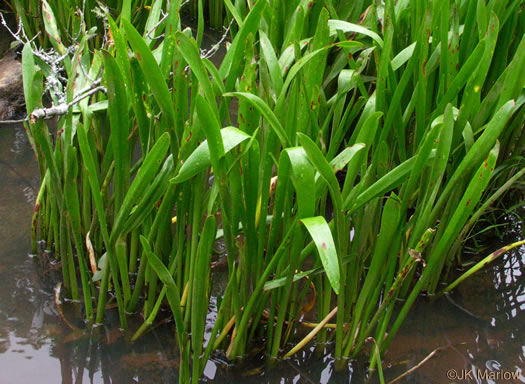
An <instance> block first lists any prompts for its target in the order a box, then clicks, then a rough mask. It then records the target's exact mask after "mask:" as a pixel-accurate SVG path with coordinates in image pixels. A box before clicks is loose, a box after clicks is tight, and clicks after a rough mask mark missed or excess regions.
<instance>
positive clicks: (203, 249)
mask: <svg viewBox="0 0 525 384" xmlns="http://www.w3.org/2000/svg"><path fill="white" fill-rule="evenodd" d="M216 232H217V224H216V222H215V216H208V218H207V219H206V222H205V223H204V229H203V231H202V236H201V238H200V241H199V248H198V252H197V261H196V265H195V273H194V278H193V289H192V298H191V345H192V349H193V355H194V357H196V358H198V357H200V355H201V353H202V343H203V340H204V328H205V325H206V313H207V312H208V280H209V273H210V257H211V252H212V248H213V243H214V242H215V233H216Z"/></svg>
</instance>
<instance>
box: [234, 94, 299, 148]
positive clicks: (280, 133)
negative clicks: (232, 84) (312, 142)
mask: <svg viewBox="0 0 525 384" xmlns="http://www.w3.org/2000/svg"><path fill="white" fill-rule="evenodd" d="M224 96H230V97H231V96H237V97H240V98H243V99H244V100H246V101H248V102H249V103H250V104H252V105H253V106H254V107H255V108H257V109H258V110H259V112H261V114H262V115H263V116H264V118H265V119H266V120H267V121H268V122H269V123H270V126H271V127H272V129H273V130H274V132H275V134H276V135H277V137H279V140H280V141H281V144H282V145H283V147H285V148H286V147H289V146H290V139H289V138H288V135H287V134H286V131H285V130H284V128H283V126H282V125H281V123H280V122H279V119H278V118H277V116H275V114H274V113H273V111H272V110H271V109H270V107H269V106H268V104H266V103H265V102H264V101H263V100H262V99H261V98H260V97H259V96H256V95H254V94H251V93H246V92H229V93H225V94H224Z"/></svg>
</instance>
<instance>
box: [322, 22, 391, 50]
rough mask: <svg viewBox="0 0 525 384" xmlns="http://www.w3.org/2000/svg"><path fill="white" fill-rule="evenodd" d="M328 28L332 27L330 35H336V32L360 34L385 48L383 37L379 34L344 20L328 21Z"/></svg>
mask: <svg viewBox="0 0 525 384" xmlns="http://www.w3.org/2000/svg"><path fill="white" fill-rule="evenodd" d="M328 26H329V27H330V35H335V34H336V31H338V30H339V31H343V32H345V33H346V32H354V33H360V34H362V35H365V36H368V37H371V38H372V39H373V40H374V41H375V42H376V43H377V44H379V46H380V47H383V39H381V37H380V36H379V35H378V34H377V33H375V32H373V31H371V30H369V29H367V28H365V27H363V26H361V25H358V24H352V23H349V22H347V21H343V20H328Z"/></svg>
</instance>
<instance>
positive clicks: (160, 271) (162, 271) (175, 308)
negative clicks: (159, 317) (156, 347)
mask: <svg viewBox="0 0 525 384" xmlns="http://www.w3.org/2000/svg"><path fill="white" fill-rule="evenodd" d="M140 242H141V244H142V249H143V251H144V255H146V258H147V259H148V264H149V266H150V267H151V268H153V270H154V271H155V273H156V274H157V276H158V277H159V279H160V281H162V283H163V284H164V285H165V286H166V296H167V297H168V304H169V305H170V308H171V312H172V313H173V317H174V318H175V328H176V330H177V336H178V338H179V343H182V341H183V340H184V338H183V337H184V323H183V321H182V312H181V309H180V293H179V288H178V287H177V285H176V284H175V281H174V280H173V277H171V275H170V272H169V271H168V268H166V266H165V265H164V264H162V261H161V260H160V259H159V257H158V256H157V255H156V254H155V253H153V251H152V250H151V246H150V244H149V242H148V239H146V238H145V237H144V236H142V235H141V236H140Z"/></svg>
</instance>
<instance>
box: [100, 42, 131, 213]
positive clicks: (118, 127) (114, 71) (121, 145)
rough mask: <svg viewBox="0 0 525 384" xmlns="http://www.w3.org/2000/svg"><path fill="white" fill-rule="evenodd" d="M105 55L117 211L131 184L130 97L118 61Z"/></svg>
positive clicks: (105, 53) (106, 53) (107, 54)
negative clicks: (129, 142)
mask: <svg viewBox="0 0 525 384" xmlns="http://www.w3.org/2000/svg"><path fill="white" fill-rule="evenodd" d="M103 55H104V75H105V78H106V84H107V89H108V98H109V104H108V112H109V122H110V124H111V138H110V140H111V146H112V148H113V158H114V160H115V181H114V186H113V189H114V193H115V202H114V206H115V213H116V212H118V210H119V208H120V204H121V203H122V201H123V200H124V195H125V193H126V189H127V188H128V186H129V169H130V164H129V149H128V148H129V144H128V136H129V115H128V99H127V96H126V88H125V87H124V77H123V76H122V72H121V71H120V69H119V66H118V64H117V61H116V60H115V59H114V58H113V57H112V56H111V55H110V54H109V53H108V52H105V51H103Z"/></svg>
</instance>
